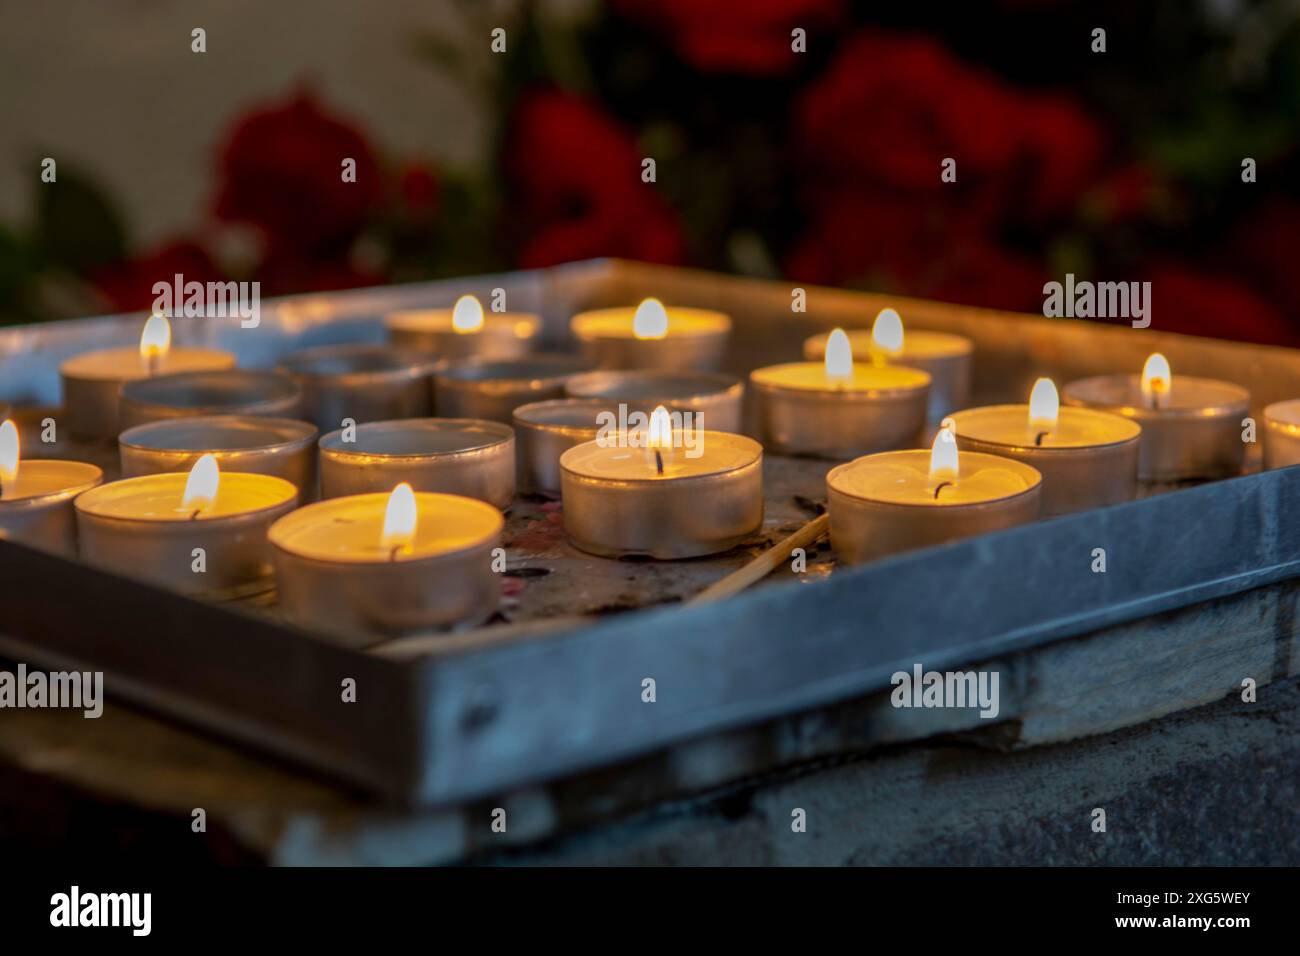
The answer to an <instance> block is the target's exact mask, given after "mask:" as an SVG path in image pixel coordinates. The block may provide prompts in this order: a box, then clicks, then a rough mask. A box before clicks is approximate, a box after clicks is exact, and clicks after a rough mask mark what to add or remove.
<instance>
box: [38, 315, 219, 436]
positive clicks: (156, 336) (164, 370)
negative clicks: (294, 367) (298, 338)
mask: <svg viewBox="0 0 1300 956" xmlns="http://www.w3.org/2000/svg"><path fill="white" fill-rule="evenodd" d="M171 338H172V337H171V324H170V323H169V322H168V321H167V319H166V317H165V316H161V315H153V316H150V317H149V320H148V321H147V322H145V324H144V329H143V331H142V332H141V334H140V345H139V346H138V347H128V348H116V349H102V350H100V351H96V352H83V353H82V354H81V355H74V356H73V357H72V358H70V359H68V360H67V361H65V362H64V363H63V364H62V365H60V366H59V376H60V377H61V378H62V380H63V408H64V413H65V414H66V416H67V423H68V429H69V430H70V431H72V432H74V433H75V434H77V435H81V436H83V437H86V438H116V437H117V433H118V432H119V431H121V430H122V429H121V422H120V418H119V401H120V398H119V392H120V391H121V389H122V386H123V385H124V384H125V383H127V382H133V381H135V380H137V379H142V378H149V377H151V376H154V375H164V374H168V373H174V372H198V371H212V370H216V369H227V368H233V367H234V365H235V357H234V356H233V355H231V354H230V353H229V352H223V351H221V350H219V349H200V348H173V347H172V344H171Z"/></svg>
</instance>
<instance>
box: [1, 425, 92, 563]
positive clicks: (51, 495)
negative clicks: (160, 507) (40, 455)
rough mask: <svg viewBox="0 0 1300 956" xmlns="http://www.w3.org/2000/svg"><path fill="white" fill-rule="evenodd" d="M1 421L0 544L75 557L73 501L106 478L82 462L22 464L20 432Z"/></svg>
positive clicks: (75, 528)
mask: <svg viewBox="0 0 1300 956" xmlns="http://www.w3.org/2000/svg"><path fill="white" fill-rule="evenodd" d="M0 421H3V424H0V539H2V540H5V541H21V542H22V543H23V544H27V545H31V546H32V547H34V548H40V549H42V550H44V551H53V552H55V553H56V554H64V555H69V556H75V555H76V552H77V527H76V520H75V518H74V517H73V510H72V502H73V500H74V499H75V498H76V497H77V496H78V495H80V494H81V493H82V492H84V491H88V490H90V489H91V488H94V487H95V486H96V485H98V484H99V483H100V482H101V481H102V480H103V478H104V473H103V472H102V471H100V470H99V469H98V468H96V467H95V466H94V465H88V464H86V463H85V462H80V461H52V460H44V459H36V460H30V459H29V460H26V461H23V460H20V454H19V441H18V430H17V428H16V427H15V426H14V425H13V423H12V422H9V421H8V420H0Z"/></svg>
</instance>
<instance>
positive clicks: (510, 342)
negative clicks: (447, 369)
mask: <svg viewBox="0 0 1300 956" xmlns="http://www.w3.org/2000/svg"><path fill="white" fill-rule="evenodd" d="M462 303H464V304H462ZM384 328H386V329H387V330H388V340H389V341H390V342H392V343H393V344H394V345H396V346H399V347H401V348H407V349H412V350H415V351H419V352H429V353H431V354H433V355H436V356H438V358H445V359H461V358H471V357H478V358H485V359H513V358H522V357H523V356H525V355H527V354H528V353H529V352H531V351H532V350H533V347H534V345H535V344H536V342H537V340H538V338H539V337H540V336H541V334H542V320H541V319H540V318H539V317H538V316H536V315H533V314H532V313H531V312H484V311H483V306H482V305H480V304H479V302H478V300H477V299H475V298H473V296H463V297H462V298H461V300H460V301H458V302H457V303H456V306H455V307H454V308H451V309H419V310H412V311H403V312H390V313H389V314H388V315H386V316H385V317H384Z"/></svg>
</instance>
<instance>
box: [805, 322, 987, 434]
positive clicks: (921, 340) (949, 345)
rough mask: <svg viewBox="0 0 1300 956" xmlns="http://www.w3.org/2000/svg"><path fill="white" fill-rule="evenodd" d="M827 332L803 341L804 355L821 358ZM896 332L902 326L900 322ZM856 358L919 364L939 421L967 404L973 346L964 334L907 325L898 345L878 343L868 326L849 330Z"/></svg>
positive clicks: (931, 413)
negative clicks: (899, 347) (926, 378)
mask: <svg viewBox="0 0 1300 956" xmlns="http://www.w3.org/2000/svg"><path fill="white" fill-rule="evenodd" d="M829 334H830V333H828V332H823V333H821V334H819V335H814V336H812V337H811V338H809V339H807V340H806V341H805V342H804V344H803V357H804V358H806V359H808V360H809V361H810V362H820V361H821V360H822V359H823V358H824V357H825V356H826V339H827V338H828V337H829ZM899 336H900V337H901V336H902V327H901V325H900V326H899ZM848 337H849V345H850V347H851V348H852V349H853V358H854V360H855V361H862V362H872V363H878V364H885V365H905V366H907V367H908V368H919V369H920V370H921V371H923V372H926V373H927V374H929V376H930V404H929V416H930V418H931V420H933V421H938V420H939V419H941V418H942V417H943V416H944V415H947V414H948V413H949V412H951V411H954V410H955V409H958V408H965V407H966V406H967V405H969V404H970V389H971V356H972V355H973V354H974V351H975V346H974V345H973V344H972V343H971V340H970V339H968V338H966V337H965V336H964V335H952V334H950V333H947V332H927V331H924V330H922V329H909V330H908V331H907V336H906V338H905V339H903V343H902V347H901V349H889V348H885V347H883V346H881V345H879V344H877V343H876V342H875V341H874V340H873V339H872V333H871V331H870V330H867V329H852V330H850V331H849V332H848Z"/></svg>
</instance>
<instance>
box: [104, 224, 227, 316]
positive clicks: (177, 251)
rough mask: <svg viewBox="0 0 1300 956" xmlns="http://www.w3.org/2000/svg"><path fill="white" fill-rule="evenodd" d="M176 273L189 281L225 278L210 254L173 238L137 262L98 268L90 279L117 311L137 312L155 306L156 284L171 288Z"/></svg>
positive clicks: (204, 281)
mask: <svg viewBox="0 0 1300 956" xmlns="http://www.w3.org/2000/svg"><path fill="white" fill-rule="evenodd" d="M177 274H180V275H182V276H184V277H185V281H186V282H203V283H208V282H219V281H222V280H224V279H225V276H223V275H222V274H221V270H220V269H218V268H217V266H216V264H215V263H214V262H213V261H212V257H211V256H209V255H208V253H207V251H206V250H205V249H204V248H203V247H202V246H200V245H199V244H198V243H196V242H194V241H192V240H190V239H174V240H172V241H171V242H168V243H165V244H163V245H161V246H158V247H157V248H155V249H153V250H151V251H150V252H148V253H146V254H145V255H142V256H139V257H137V258H135V259H131V260H128V261H126V262H119V263H117V264H115V265H111V266H104V267H102V268H99V269H96V270H94V271H93V272H91V273H90V274H89V275H88V276H87V278H89V279H90V281H91V283H92V284H94V286H95V288H96V289H97V290H98V291H99V292H100V294H101V295H103V296H104V298H105V299H107V300H108V302H109V303H110V304H111V306H112V308H113V310H114V311H116V312H134V311H137V310H140V309H148V308H150V307H151V306H152V305H153V302H154V299H155V298H156V296H155V295H154V292H153V287H154V283H155V282H166V283H167V284H168V285H169V286H170V285H171V284H172V282H173V280H174V279H175V277H176V275H177Z"/></svg>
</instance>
